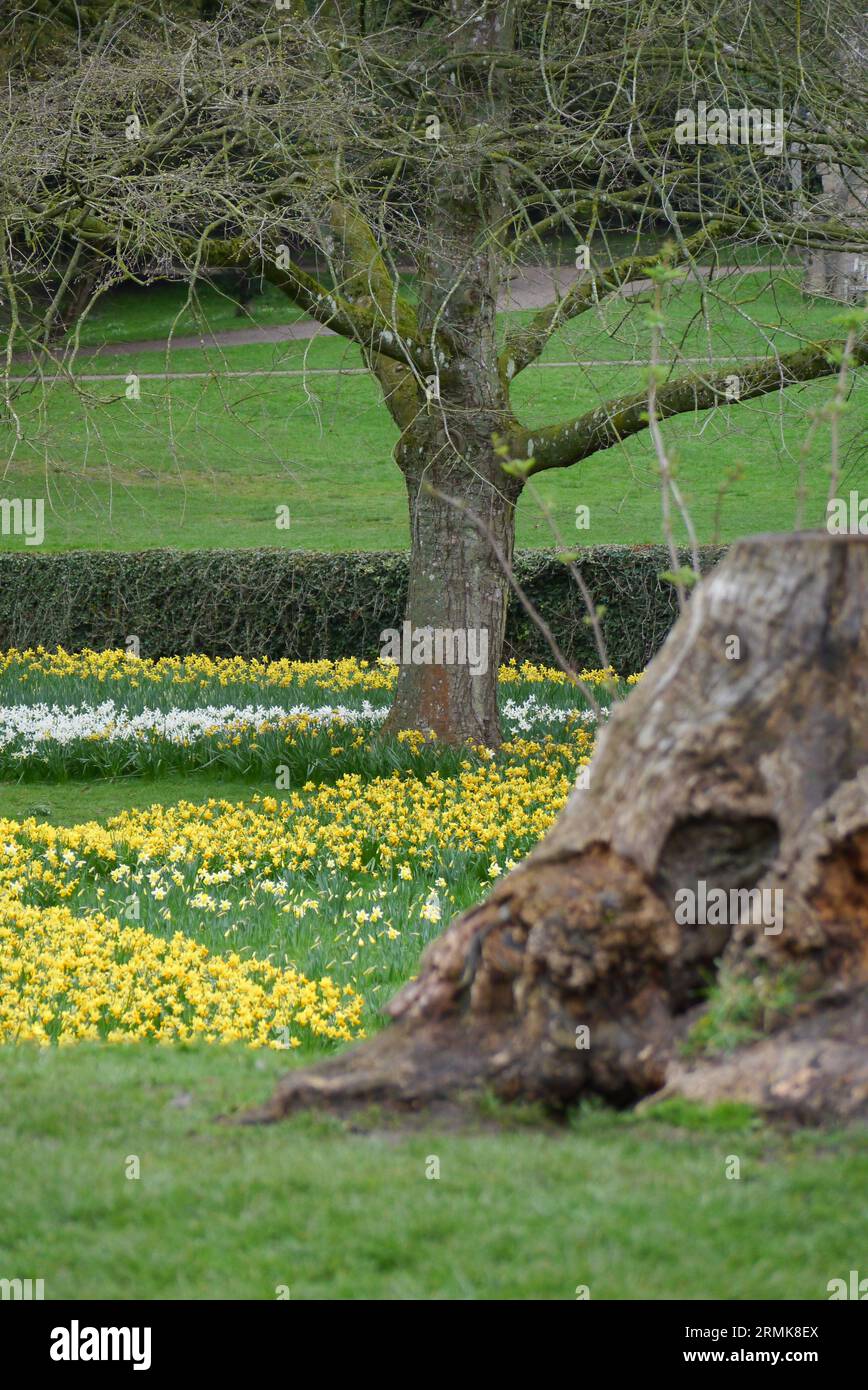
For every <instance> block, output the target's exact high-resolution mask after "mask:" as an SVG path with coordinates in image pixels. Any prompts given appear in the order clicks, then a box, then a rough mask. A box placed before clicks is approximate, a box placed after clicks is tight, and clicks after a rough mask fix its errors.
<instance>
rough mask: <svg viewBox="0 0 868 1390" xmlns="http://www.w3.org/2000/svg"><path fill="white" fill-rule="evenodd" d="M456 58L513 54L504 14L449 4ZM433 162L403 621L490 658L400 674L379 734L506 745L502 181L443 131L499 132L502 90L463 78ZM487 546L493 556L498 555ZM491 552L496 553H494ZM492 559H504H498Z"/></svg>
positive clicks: (509, 422) (501, 8) (507, 510)
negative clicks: (501, 680) (444, 347)
mask: <svg viewBox="0 0 868 1390" xmlns="http://www.w3.org/2000/svg"><path fill="white" fill-rule="evenodd" d="M452 8H453V12H454V15H455V36H454V47H455V50H456V51H460V52H464V53H467V52H474V51H479V52H484V53H490V52H496V51H501V52H502V51H507V50H509V49H510V48H511V46H512V22H513V16H512V6H511V5H509V4H503V3H497V4H495V3H485V4H480V3H479V0H454V3H453V7H452ZM441 117H442V121H441V128H440V133H439V136H438V141H437V147H438V151H439V153H438V158H437V160H436V161H435V168H436V170H437V171H438V172H436V173H435V175H434V177H433V178H432V183H431V199H430V206H429V208H428V214H427V254H426V256H425V259H424V261H423V264H422V265H421V267H420V296H419V299H420V302H419V326H420V329H421V330H422V335H423V337H424V339H425V340H426V341H427V340H429V339H431V340H433V338H434V335H435V334H436V333H439V334H440V335H441V336H442V337H443V338H444V339H445V340H446V342H447V343H448V344H449V348H450V357H451V361H450V368H449V372H448V375H445V376H443V378H442V379H441V376H440V374H439V372H435V373H434V374H432V375H431V376H429V378H428V379H427V381H426V383H425V392H424V394H423V396H422V397H421V400H420V403H419V406H418V409H417V411H416V412H415V413H414V415H413V417H412V419H411V421H410V423H409V425H408V426H407V428H406V429H405V430H404V432H403V434H402V437H401V440H400V442H399V444H398V447H397V449H396V451H395V458H396V462H397V464H398V467H399V468H400V469H401V471H402V473H403V474H404V479H405V482H406V485H407V494H408V500H409V506H410V535H411V558H410V586H409V593H408V600H407V613H406V621H407V622H408V623H409V625H410V630H411V631H419V630H424V629H426V628H427V629H431V630H432V632H433V633H435V634H437V633H439V634H440V635H441V641H443V642H444V643H446V644H448V645H452V646H453V652H454V651H455V649H456V645H457V646H458V647H460V646H461V645H464V646H465V647H467V648H469V647H470V645H472V646H473V647H474V649H475V650H476V651H477V652H478V651H479V650H480V649H481V648H483V647H484V650H485V662H484V668H485V669H484V670H483V669H481V667H482V663H481V662H476V663H475V665H476V669H475V670H474V669H473V668H472V667H471V665H470V663H469V662H468V661H467V660H464V661H454V660H453V661H437V660H435V661H428V660H420V661H411V662H404V663H402V665H401V670H400V673H399V679H398V686H397V691H396V697H395V702H394V705H393V708H392V710H391V712H390V715H389V719H388V721H387V724H386V732H387V733H394V732H397V731H398V730H401V729H424V730H426V731H431V732H433V733H434V734H436V735H437V737H438V738H439V739H441V740H442V741H444V742H449V743H462V742H465V741H467V740H474V741H476V742H481V743H485V744H487V745H488V746H489V747H496V746H497V745H498V744H499V743H500V718H499V714H498V708H497V672H498V667H499V665H500V658H501V652H502V649H503V637H504V631H505V625H506V609H507V599H508V580H507V577H506V574H505V572H504V566H508V565H509V564H510V563H511V561H512V553H513V543H514V535H515V518H514V512H515V503H516V501H517V499H518V495H519V492H520V488H521V484H520V482H519V481H518V480H517V479H515V478H512V477H510V476H508V475H507V474H505V473H504V472H503V469H502V468H501V466H500V459H499V458H498V456H497V454H496V451H495V443H494V441H495V439H496V438H497V437H498V436H499V437H502V438H504V439H509V440H514V439H515V438H517V436H518V435H519V433H523V432H522V431H520V428H519V426H518V423H517V421H516V420H515V419H514V417H513V415H512V413H511V411H510V409H509V401H508V396H507V392H506V389H505V383H504V380H503V379H502V376H501V371H500V368H499V364H498V353H497V336H496V316H497V287H498V279H499V275H498V264H497V257H496V255H495V252H494V249H493V246H492V242H491V239H490V238H486V236H485V229H486V228H488V227H491V226H493V225H496V224H497V222H498V219H499V217H501V216H502V214H503V211H504V203H503V190H502V188H501V186H500V183H499V179H498V175H497V174H496V173H495V172H494V171H493V170H492V167H491V164H490V162H489V161H487V160H486V159H484V157H483V153H482V151H481V150H480V153H479V155H478V157H476V158H468V157H467V156H465V157H464V158H463V159H462V160H461V161H456V160H455V159H454V158H453V157H452V155H451V154H450V131H451V130H452V129H453V128H455V127H456V126H457V125H459V124H460V126H461V127H462V129H463V130H464V132H465V135H466V131H467V130H468V129H471V128H478V129H479V130H480V131H481V130H482V129H483V128H484V127H485V123H486V122H492V121H495V122H499V123H502V122H503V121H504V120H505V118H506V115H505V95H504V84H503V79H502V77H500V76H497V75H495V74H492V73H482V74H474V73H465V74H463V75H462V91H461V92H460V95H459V94H458V93H457V92H456V94H455V97H454V99H453V100H452V103H451V105H446V106H444V108H443V109H442V110H441ZM492 540H493V541H494V546H493V545H492V543H491V542H492ZM495 546H496V547H497V549H495ZM497 550H499V551H500V552H501V556H500V559H499V558H498V555H497Z"/></svg>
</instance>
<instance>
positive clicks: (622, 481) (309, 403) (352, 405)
mask: <svg viewBox="0 0 868 1390" xmlns="http://www.w3.org/2000/svg"><path fill="white" fill-rule="evenodd" d="M726 295H727V298H728V299H729V300H731V301H733V302H732V303H731V304H729V305H725V304H722V303H719V302H717V301H716V300H715V299H713V298H712V299H711V300H710V301H709V304H710V315H711V322H712V324H713V331H712V332H711V335H710V339H709V336H708V335H707V334H706V328H705V324H704V321H703V314H702V304H701V301H700V296H699V294H698V292H697V291H696V289H695V288H693V287H684V288H682V289H681V290H680V291H678V292H677V293H675V294H674V295H673V298H672V300H671V302H670V305H669V309H668V316H667V332H668V352H669V355H670V357H671V358H672V360H676V359H677V357H678V354H680V356H681V357H688V358H691V357H701V358H704V359H705V360H706V361H707V360H708V357H709V352H711V353H712V355H713V361H714V370H715V371H718V372H719V371H722V370H724V368H725V367H726V365H727V364H731V363H732V361H733V360H734V359H737V358H738V356H739V355H740V354H756V355H764V354H766V353H767V352H768V351H770V350H771V349H772V348H773V347H777V348H780V349H781V350H784V351H786V350H791V349H793V348H796V347H799V346H800V345H801V344H802V343H803V342H804V341H806V340H811V339H816V338H821V337H824V336H829V335H834V334H835V333H836V332H840V330H837V329H836V328H835V327H834V325H833V323H832V320H833V318H834V316H835V312H836V306H834V305H831V304H828V303H825V302H820V301H814V302H810V303H809V302H806V301H804V300H803V299H802V296H801V295H800V293H799V292H798V290H797V289H796V288H795V287H794V284H793V283H792V279H791V277H789V276H788V275H786V274H779V275H778V276H777V277H776V278H775V279H774V280H773V282H772V284H771V287H770V286H769V282H768V280H767V279H766V277H764V276H754V277H746V278H745V279H744V280H742V281H740V282H739V285H738V286H737V287H735V286H730V287H729V288H728V290H727V292H726ZM155 312H156V311H155ZM526 317H527V315H526V314H511V315H501V327H502V329H505V328H506V326H507V324H508V323H509V322H514V321H515V320H516V319H523V318H526ZM776 325H778V326H777V327H776ZM780 325H784V327H780ZM132 327H135V324H133V325H132ZM136 331H142V330H141V328H140V326H139V327H138V328H136ZM647 354H648V330H647V328H646V327H645V326H644V310H643V309H642V307H641V306H640V305H637V304H635V303H634V304H632V305H624V304H620V305H609V306H607V307H606V308H604V309H600V310H599V311H593V312H591V313H589V314H586V315H584V316H582V318H580V319H578V320H575V321H574V322H573V323H571V324H570V325H568V327H567V328H566V329H565V330H564V331H563V332H562V333H561V334H560V335H558V337H557V339H555V340H554V341H553V342H552V343H551V344H550V346H549V348H548V349H547V352H546V354H545V359H544V360H546V361H548V362H567V363H572V362H575V365H567V366H549V367H538V368H533V369H530V370H528V371H527V372H525V373H524V374H523V375H522V376H521V377H520V378H518V380H517V381H516V384H515V387H514V403H515V406H516V409H517V411H518V414H519V416H520V418H521V419H522V420H523V421H524V423H526V424H527V425H529V426H536V425H544V424H546V423H552V422H557V421H561V420H565V419H568V418H570V417H571V416H572V415H575V414H578V413H581V412H583V411H585V410H589V409H592V408H594V407H596V406H597V405H598V404H599V403H600V401H601V400H604V399H608V398H611V397H616V396H618V395H621V394H623V393H625V392H629V391H637V390H642V389H644V385H645V381H646V371H645V369H644V368H643V367H642V366H619V365H616V360H617V359H625V360H630V361H637V362H639V363H641V362H642V361H644V360H646V359H647ZM587 361H600V362H602V363H603V364H604V365H598V366H588V365H580V364H579V363H580V362H587ZM167 362H168V364H169V366H170V367H171V369H172V370H177V371H200V372H201V371H206V372H207V371H213V372H214V376H212V377H210V378H207V379H197V380H188V381H174V382H166V381H165V380H149V379H147V378H144V379H142V381H141V393H142V394H141V399H140V400H138V401H132V400H127V399H126V398H125V396H124V390H125V387H124V382H123V380H120V381H106V382H96V383H83V384H82V385H81V392H82V395H81V396H79V395H77V394H76V393H75V392H74V391H73V390H72V389H71V388H70V387H69V386H68V385H67V384H55V385H53V386H50V387H48V388H47V390H46V391H45V394H44V395H43V393H42V391H41V389H36V388H28V389H27V390H26V391H25V392H23V393H22V395H21V396H20V397H19V399H18V402H17V408H18V410H19V411H20V414H21V419H22V423H23V427H24V435H25V438H24V441H23V442H22V443H21V444H19V445H18V447H17V448H15V449H14V450H13V451H12V452H11V455H10V461H9V463H8V464H7V466H6V469H5V472H4V478H3V483H2V488H3V491H4V492H5V493H6V494H7V495H25V496H35V497H40V496H41V497H45V498H46V541H45V548H46V549H67V548H72V547H88V548H105V549H126V550H135V549H142V548H147V547H152V546H160V545H177V546H181V547H194V546H205V547H207V546H234V545H241V546H258V545H288V546H292V547H294V548H309V549H319V550H345V549H354V548H359V549H381V548H403V547H405V546H406V544H407V519H406V499H405V496H404V491H403V483H402V480H401V478H400V475H399V473H398V470H397V469H396V468H395V465H394V463H393V462H392V458H391V452H392V448H393V446H394V443H395V440H396V437H397V436H396V430H395V429H394V427H393V425H392V424H391V421H390V420H389V418H388V415H387V413H386V411H385V409H384V408H383V406H382V404H381V402H380V399H379V394H378V388H377V387H376V385H375V384H374V383H373V382H372V381H371V380H370V379H369V378H368V377H367V376H365V375H357V374H350V375H309V376H303V375H298V376H275V375H273V373H274V372H275V371H294V372H299V373H301V372H303V371H305V369H309V370H312V371H317V370H322V369H335V368H341V367H343V368H349V369H356V370H357V369H358V368H359V366H360V356H359V353H358V350H357V349H356V348H355V347H353V346H352V345H349V344H347V343H345V342H344V341H343V340H340V339H336V338H320V339H317V340H314V341H312V342H296V343H284V344H271V345H269V344H256V345H251V346H247V347H233V348H230V349H226V350H218V349H213V350H211V351H209V352H203V351H193V350H186V351H184V350H182V351H177V352H173V353H171V354H169V355H168V356H167V354H165V353H150V354H141V355H140V356H139V357H137V358H126V357H112V358H110V357H100V358H97V359H96V360H95V361H93V360H88V361H87V363H86V364H85V362H84V360H82V362H81V364H80V366H81V367H82V369H83V368H84V367H85V365H86V367H87V370H88V371H98V372H102V373H115V374H117V373H120V374H121V375H122V376H125V375H126V373H127V372H128V371H133V370H134V371H136V372H138V373H145V372H149V371H151V372H162V371H165V370H166V367H167ZM686 369H687V368H684V367H682V368H679V370H686ZM226 370H233V371H241V372H245V373H251V372H255V373H264V375H254V376H245V377H225V376H222V375H221V373H223V372H225V371H226ZM863 378H864V374H863ZM832 390H833V387H832V383H831V381H830V380H826V381H822V382H818V383H814V384H811V385H809V386H806V387H803V388H798V389H795V390H790V391H787V392H785V393H783V394H781V395H775V396H770V397H766V398H765V399H763V400H760V401H755V402H750V403H747V404H744V405H733V406H728V407H723V408H720V409H718V410H716V411H713V412H707V413H705V414H703V415H700V416H697V417H692V416H689V417H688V416H685V417H682V418H681V419H679V420H676V421H671V422H669V423H668V424H667V425H666V427H665V429H666V437H667V439H668V441H669V443H670V446H671V447H672V449H673V451H674V453H675V454H676V456H677V462H678V469H679V477H680V482H681V485H682V489H683V491H684V493H685V495H686V498H687V500H688V503H689V506H690V510H691V513H692V515H693V518H694V521H695V524H696V528H697V531H698V533H699V537H700V539H701V540H703V541H710V540H712V539H714V538H715V537H719V538H720V539H722V540H729V539H732V538H734V537H735V536H738V535H741V534H745V533H749V532H755V531H760V530H785V529H790V528H791V527H792V525H793V523H794V518H795V515H796V494H797V491H798V487H799V478H800V467H801V451H802V445H803V441H804V439H805V435H806V432H807V430H808V428H809V425H810V413H811V411H813V410H815V409H817V408H819V407H821V406H822V405H823V404H824V403H825V402H827V401H828V400H829V398H830V395H831V392H832ZM864 418H865V391H864V381H863V382H862V383H860V385H858V386H857V388H856V389H855V391H854V393H853V396H852V398H851V402H850V406H849V409H848V412H847V414H846V416H845V418H844V422H843V427H842V439H843V447H842V475H841V481H840V488H841V489H843V490H844V491H846V490H848V489H849V488H857V489H860V490H864V489H865V487H866V484H868V463H866V460H865V456H864V449H861V450H860V447H859V439H860V437H862V438H864V430H863V429H862V427H863V426H864ZM860 431H861V434H860ZM828 458H829V431H828V427H827V426H825V425H822V426H820V427H819V428H818V430H817V432H816V436H815V438H814V441H813V445H812V447H811V450H810V456H809V457H808V458H807V460H806V461H805V483H806V496H807V503H806V511H805V519H806V522H807V524H809V525H816V524H818V523H819V522H820V521H821V520H822V518H823V515H824V504H825V497H826V493H827V490H828V473H827V469H828ZM736 473H738V476H736ZM541 502H546V503H548V504H550V505H551V506H552V508H553V515H554V518H555V521H556V524H557V526H558V528H559V529H560V531H561V533H562V534H563V536H564V538H565V540H566V541H568V542H570V543H573V542H575V541H576V540H579V541H580V542H581V543H583V544H600V543H610V542H622V543H634V542H641V541H654V540H659V538H660V534H661V526H660V498H659V486H658V478H657V469H656V460H655V458H654V455H653V451H652V449H651V447H650V442H649V440H648V438H647V437H645V436H639V437H636V438H634V439H631V440H629V441H627V443H626V444H625V445H623V446H622V447H620V448H617V449H612V450H609V451H607V452H605V453H603V454H600V455H599V456H597V457H596V458H592V459H589V460H588V461H587V462H585V463H583V464H581V465H579V466H577V467H575V468H573V469H568V470H564V471H562V472H558V473H557V475H554V474H552V475H547V476H543V477H542V478H541V479H540V480H539V481H538V482H537V483H536V485H535V487H534V489H533V492H531V491H528V492H526V493H525V495H524V496H523V498H522V500H521V502H520V504H519V509H518V541H519V544H520V545H524V546H540V545H546V544H551V543H552V534H551V530H550V528H549V525H548V523H547V521H546V519H545V517H544V515H543V513H542V511H541V506H540V504H541ZM579 505H586V506H588V507H589V508H590V528H589V529H588V530H584V529H583V530H581V531H576V529H575V518H576V507H577V506H579ZM277 507H288V508H289V510H290V515H291V525H290V527H289V529H288V530H278V529H277V527H276V524H275V518H276V515H277V513H276V508H277ZM22 546H23V540H22V538H20V537H16V536H12V535H9V536H0V547H2V548H16V549H20V548H21V547H22Z"/></svg>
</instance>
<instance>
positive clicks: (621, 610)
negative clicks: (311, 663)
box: [0, 546, 723, 672]
mask: <svg viewBox="0 0 868 1390" xmlns="http://www.w3.org/2000/svg"><path fill="white" fill-rule="evenodd" d="M722 554H723V551H722V550H721V549H719V548H711V547H707V548H706V549H705V551H704V553H703V556H702V564H703V568H704V569H705V568H711V566H712V565H713V564H714V563H716V561H717V560H718V559H719V558H720V556H721V555H722ZM669 568H670V565H669V558H668V555H667V553H666V551H665V550H664V549H663V547H662V546H597V547H596V548H593V549H589V550H588V551H587V552H585V553H584V555H583V558H582V560H581V570H582V573H583V575H584V578H585V580H586V582H587V584H588V587H589V589H590V591H591V593H592V594H593V596H594V598H595V600H596V602H597V604H598V605H603V606H604V607H605V609H606V614H605V618H604V622H603V627H604V632H605V637H606V641H607V644H608V648H609V655H610V658H611V660H612V663H613V665H614V666H615V667H616V668H617V669H618V670H619V671H621V672H628V671H638V670H641V669H642V667H643V666H645V665H646V663H647V662H648V660H649V659H650V658H651V656H653V654H654V652H655V651H656V650H657V648H658V647H659V646H660V644H661V643H662V641H663V639H664V638H665V636H666V634H667V632H668V631H669V628H670V627H671V626H672V623H673V621H674V618H675V612H676V606H675V595H674V591H673V589H672V586H671V585H670V584H668V583H667V582H665V581H663V580H661V579H660V578H659V575H660V574H661V572H663V571H665V570H668V569H669ZM515 574H516V578H517V579H518V581H519V583H520V584H521V585H522V587H523V588H524V589H525V591H526V592H527V594H528V596H529V597H530V599H531V600H532V602H533V603H534V604H535V606H536V607H537V609H538V610H539V612H540V613H541V615H542V617H543V618H544V619H545V620H546V622H547V623H548V624H549V626H550V628H551V629H552V631H553V633H554V635H555V637H556V639H557V641H558V643H559V644H560V646H561V649H562V650H563V652H564V653H565V655H566V656H567V657H569V658H570V659H571V660H572V661H573V662H574V663H576V664H579V665H581V664H584V665H587V664H592V665H597V664H598V661H597V656H596V652H595V650H594V645H593V639H592V636H591V633H590V632H589V630H588V626H587V624H586V622H585V621H584V619H585V610H584V606H583V604H582V601H581V597H580V595H579V593H578V590H577V588H576V586H575V584H574V583H573V581H572V580H571V578H570V576H569V573H568V572H567V570H566V569H565V567H564V566H563V565H562V564H561V563H559V562H558V561H557V560H556V559H555V558H554V556H553V555H552V554H551V553H548V552H544V551H535V550H533V551H523V552H522V551H520V552H519V553H518V556H517V558H516V565H515ZM406 591H407V555H406V554H405V553H402V552H394V551H382V552H371V553H364V552H351V553H344V554H338V555H328V554H322V553H320V552H316V551H302V550H145V551H141V552H139V553H137V554H118V553H114V552H108V551H89V550H88V551H85V550H80V551H72V552H70V553H67V554H33V553H29V554H28V553H21V552H15V553H11V552H6V553H5V554H0V649H2V648H5V647H19V648H23V647H35V646H40V645H41V646H43V647H47V648H49V649H50V648H54V647H57V646H62V647H65V648H66V649H67V650H68V651H78V650H79V649H80V648H82V647H94V648H97V649H101V648H105V647H115V646H123V645H124V639H125V638H126V637H127V636H128V635H131V634H135V635H136V636H137V637H138V638H139V641H140V644H141V654H142V656H148V657H157V656H167V655H173V654H181V653H187V652H204V653H206V654H208V655H210V656H232V655H241V656H246V657H252V656H272V657H276V656H287V657H292V658H295V659H299V660H311V659H313V658H315V657H331V658H334V657H339V656H366V657H373V656H376V655H377V653H378V651H379V634H380V632H381V631H382V629H383V628H386V627H397V626H399V625H400V622H401V620H402V618H403V614H404V600H405V596H406ZM506 655H507V657H510V656H515V657H517V658H519V659H525V658H528V659H530V660H534V661H550V660H551V658H550V654H549V652H548V649H547V647H546V643H545V641H544V639H543V637H542V636H541V634H540V632H539V631H538V629H537V628H536V627H535V626H534V625H533V624H532V623H531V621H530V619H529V618H528V616H527V614H526V613H525V612H524V610H523V609H522V608H521V606H520V605H519V604H518V603H517V602H516V601H515V600H514V599H513V602H512V604H511V608H510V614H509V621H508V626H507V651H506Z"/></svg>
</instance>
